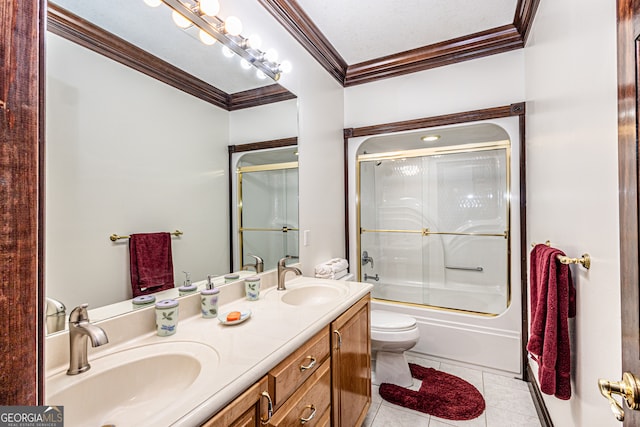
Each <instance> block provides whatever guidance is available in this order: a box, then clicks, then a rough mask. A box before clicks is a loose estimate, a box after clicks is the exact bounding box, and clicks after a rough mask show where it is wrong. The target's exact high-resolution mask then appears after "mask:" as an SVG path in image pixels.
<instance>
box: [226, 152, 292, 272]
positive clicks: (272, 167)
mask: <svg viewBox="0 0 640 427" xmlns="http://www.w3.org/2000/svg"><path fill="white" fill-rule="evenodd" d="M288 169H298V162H285V163H272V164H267V165H256V166H243V167H239V168H238V169H237V170H236V175H237V193H238V198H237V206H238V209H237V215H238V216H237V221H238V222H237V223H238V260H239V264H240V265H239V268H242V263H243V260H244V233H245V232H267V233H273V232H279V233H283V234H284V233H288V232H290V231H293V232H298V231H299V229H298V228H293V227H287V226H283V227H280V228H269V227H245V226H244V222H243V215H242V212H243V206H244V203H243V200H244V199H243V191H242V188H243V187H242V179H243V174H246V173H254V172H267V171H278V170H283V171H284V170H288ZM297 221H298V220H297V218H296V223H297ZM284 255H293V254H283V256H284ZM295 255H297V254H295ZM267 268H268V267H266V266H265V269H267ZM274 268H275V266H274Z"/></svg>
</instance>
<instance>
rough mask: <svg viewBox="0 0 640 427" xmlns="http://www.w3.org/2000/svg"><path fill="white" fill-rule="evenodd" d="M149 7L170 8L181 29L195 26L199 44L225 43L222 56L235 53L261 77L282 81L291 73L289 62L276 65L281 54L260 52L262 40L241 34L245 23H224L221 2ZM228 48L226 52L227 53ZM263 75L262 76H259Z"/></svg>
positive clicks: (167, 0) (195, 0) (169, 1)
mask: <svg viewBox="0 0 640 427" xmlns="http://www.w3.org/2000/svg"><path fill="white" fill-rule="evenodd" d="M144 1H145V3H147V4H148V5H149V6H152V5H153V4H155V2H156V1H162V3H164V4H166V5H167V6H169V7H170V8H171V9H172V11H173V13H172V18H173V20H174V22H175V23H176V25H178V26H179V27H180V28H188V27H190V26H192V25H194V26H195V27H197V28H198V29H199V30H200V35H199V36H200V40H201V41H202V42H203V43H205V44H208V45H211V44H213V43H215V41H216V40H217V41H219V42H220V43H222V45H223V46H224V47H223V52H224V51H225V50H228V51H229V52H235V53H236V54H238V55H239V56H240V57H241V58H242V59H243V60H244V62H246V64H248V65H249V68H250V67H251V66H252V65H253V66H254V67H256V68H257V69H258V71H259V72H258V73H257V74H258V75H259V76H260V75H264V76H269V77H271V78H272V79H274V80H276V81H277V80H278V79H279V78H280V74H281V73H282V72H288V71H285V70H291V65H290V64H289V63H288V62H287V63H286V64H285V66H284V67H283V66H282V65H281V64H280V63H278V62H277V60H278V54H277V52H276V51H275V50H273V49H269V50H267V51H266V52H264V51H262V50H260V49H259V45H260V43H261V41H260V38H259V37H257V36H256V35H251V36H250V37H249V38H245V37H243V36H242V35H240V33H241V32H242V22H240V19H238V18H237V17H235V16H229V17H228V18H227V19H226V20H222V19H221V18H219V17H218V16H216V14H217V13H218V11H219V9H220V4H219V3H218V0H144ZM225 48H226V49H225ZM260 73H262V74H260Z"/></svg>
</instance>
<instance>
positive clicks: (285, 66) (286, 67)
mask: <svg viewBox="0 0 640 427" xmlns="http://www.w3.org/2000/svg"><path fill="white" fill-rule="evenodd" d="M292 68H293V65H291V62H289V61H282V62H281V63H280V70H282V72H283V73H285V74H286V73H290V72H291V69H292Z"/></svg>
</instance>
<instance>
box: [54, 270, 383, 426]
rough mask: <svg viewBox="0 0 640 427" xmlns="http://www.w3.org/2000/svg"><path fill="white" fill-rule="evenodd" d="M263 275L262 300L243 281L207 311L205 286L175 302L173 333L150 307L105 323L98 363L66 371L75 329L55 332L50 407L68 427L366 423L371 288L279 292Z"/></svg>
mask: <svg viewBox="0 0 640 427" xmlns="http://www.w3.org/2000/svg"><path fill="white" fill-rule="evenodd" d="M276 281H277V278H276V274H275V272H267V273H263V274H262V285H261V294H260V299H259V300H258V301H247V300H246V299H245V298H244V283H243V282H242V281H239V282H234V283H231V284H228V285H225V286H223V287H221V292H220V300H219V312H220V313H224V312H228V311H232V310H233V311H236V310H237V311H241V312H247V311H250V312H251V316H250V318H248V319H247V320H246V321H243V322H241V323H238V324H235V325H224V324H222V323H221V322H220V321H219V320H218V319H215V318H213V319H211V318H203V317H202V316H201V310H200V295H199V293H196V294H193V295H189V296H185V297H181V298H180V299H179V302H180V305H179V323H178V327H177V332H176V333H175V334H174V335H172V336H169V337H159V336H157V335H156V332H155V312H154V308H153V307H149V308H144V309H140V310H136V311H133V312H131V313H128V314H125V315H121V316H117V317H114V318H111V319H107V320H104V321H101V322H97V325H98V326H100V327H101V328H102V329H103V330H104V331H105V333H106V334H107V336H108V339H109V343H108V344H106V345H102V346H99V347H96V348H92V347H91V346H90V345H89V355H88V359H89V363H90V364H91V368H90V369H89V370H88V371H86V372H83V373H81V374H78V375H67V374H66V371H67V368H68V366H69V335H68V332H63V333H59V334H56V335H52V336H49V337H48V338H47V347H46V373H47V381H46V390H45V394H46V398H45V403H46V404H47V405H59V406H64V417H65V421H66V425H70V426H76V425H91V426H105V425H113V426H129V425H130V426H142V425H166V426H170V425H171V426H200V425H205V426H225V427H227V426H235V425H242V426H253V425H255V426H260V425H272V426H284V425H302V424H304V425H308V426H329V425H334V426H346V427H353V426H357V425H360V424H361V423H362V421H363V420H364V417H365V415H366V413H367V410H368V408H369V405H370V402H371V387H370V386H371V377H370V375H371V369H370V338H369V330H370V324H369V291H370V289H371V285H369V284H365V283H358V282H346V281H333V280H322V279H315V278H306V277H296V278H295V279H292V280H289V281H287V282H286V290H276V287H275V285H276Z"/></svg>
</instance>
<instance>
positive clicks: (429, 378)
mask: <svg viewBox="0 0 640 427" xmlns="http://www.w3.org/2000/svg"><path fill="white" fill-rule="evenodd" d="M409 368H410V369H411V376H412V377H413V378H416V379H419V380H422V386H421V387H420V390H418V391H413V390H409V389H408V388H404V387H400V386H397V385H394V384H387V383H384V384H380V396H382V398H383V399H384V400H386V401H388V402H391V403H394V404H396V405H400V406H404V407H405V408H409V409H414V410H416V411H420V412H424V413H426V414H429V415H433V416H436V417H438V418H445V419H448V420H471V419H473V418H476V417H478V416H480V414H482V412H484V408H485V403H484V398H483V397H482V395H481V394H480V392H479V391H478V389H477V388H475V387H474V386H473V385H471V384H469V383H468V382H466V381H465V380H463V379H462V378H458V377H456V376H455V375H451V374H447V373H445V372H441V371H438V370H436V369H433V368H425V367H422V366H420V365H416V364H413V363H409Z"/></svg>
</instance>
